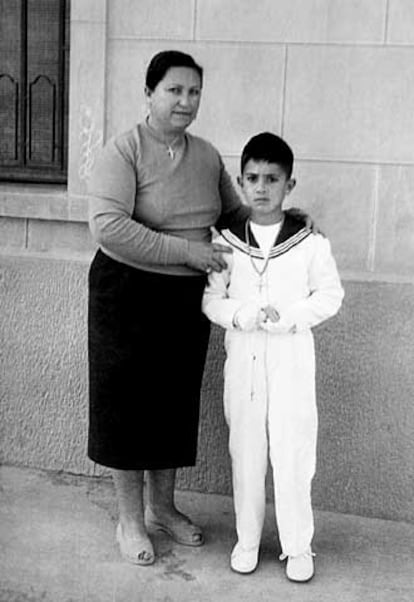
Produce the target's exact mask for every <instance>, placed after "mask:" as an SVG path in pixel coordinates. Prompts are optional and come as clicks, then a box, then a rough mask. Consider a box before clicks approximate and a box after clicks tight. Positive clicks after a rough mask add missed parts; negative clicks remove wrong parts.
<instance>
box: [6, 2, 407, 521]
mask: <svg viewBox="0 0 414 602" xmlns="http://www.w3.org/2000/svg"><path fill="white" fill-rule="evenodd" d="M71 5H72V6H71V60H70V63H71V75H70V141H69V162H70V165H69V181H68V187H67V189H62V188H59V189H58V188H54V187H46V186H44V187H31V186H30V185H26V186H24V187H21V186H19V185H6V184H1V183H0V294H1V296H0V299H1V312H0V404H1V405H0V412H1V422H0V424H1V426H0V429H1V431H0V435H1V437H0V451H1V456H2V461H4V462H6V463H12V464H22V465H28V466H35V467H42V468H51V469H58V470H67V471H73V472H79V473H85V474H101V470H100V469H99V468H98V467H96V466H94V465H93V464H92V463H90V462H89V461H88V460H87V459H86V458H85V437H86V425H87V367H86V278H87V266H88V261H89V260H90V257H91V253H92V251H93V245H92V242H91V240H90V238H89V234H88V231H87V226H86V209H87V197H86V186H87V179H88V175H89V173H90V168H91V165H92V163H93V160H94V156H95V153H96V151H97V149H98V148H99V147H100V146H101V144H102V142H103V141H104V140H105V139H107V138H108V137H109V136H110V135H112V134H114V133H116V132H118V131H121V130H123V129H126V128H128V127H130V126H131V125H133V124H134V123H135V122H136V121H137V120H139V119H141V118H142V117H143V116H144V114H145V106H144V97H143V80H144V71H145V67H146V65H147V63H148V60H149V59H150V57H151V56H152V55H153V54H154V53H155V52H157V51H158V50H160V49H165V48H178V49H183V50H185V51H189V52H191V53H192V54H193V55H194V56H195V57H196V59H198V60H199V61H200V63H201V64H202V65H203V66H204V67H205V85H204V90H203V99H202V105H201V109H200V113H199V117H198V119H197V121H196V123H195V124H194V126H193V127H192V130H193V131H194V132H195V133H198V134H200V135H202V136H205V137H206V138H208V139H209V140H211V141H212V142H213V143H214V144H215V145H216V146H217V147H218V148H219V150H220V151H221V153H222V155H223V158H224V160H225V162H226V164H227V166H228V168H229V170H230V172H231V173H232V175H233V176H235V175H236V174H237V169H238V167H237V166H238V156H239V153H240V149H241V147H242V146H243V144H244V143H245V142H246V140H247V139H248V137H249V136H250V135H252V134H253V133H256V132H258V131H260V130H272V131H275V132H277V133H281V134H282V135H283V136H284V137H285V138H286V139H287V140H288V141H289V142H290V143H291V145H292V147H293V148H294V150H295V152H296V169H295V175H296V178H297V180H298V184H297V188H296V189H295V191H294V193H293V194H292V196H291V199H290V201H291V203H292V204H293V205H296V206H300V207H303V208H305V209H306V210H307V211H309V212H310V213H311V214H312V216H314V217H315V219H316V220H317V222H318V224H320V226H321V227H322V228H323V230H324V231H325V232H326V234H327V235H328V236H329V238H330V240H331V242H332V246H333V250H334V253H335V256H336V258H337V262H338V266H339V269H340V272H341V276H342V279H343V282H344V285H345V289H346V298H345V303H344V306H343V309H342V310H341V313H340V315H339V316H338V317H337V318H335V319H334V320H332V321H331V322H329V323H328V324H326V325H324V326H322V327H321V328H319V329H318V330H317V332H316V338H317V354H318V395H319V406H320V442H319V470H318V474H317V477H316V479H315V487H314V498H315V502H316V505H317V506H318V507H320V508H325V509H330V510H339V511H343V512H351V513H356V514H363V515H367V516H379V517H384V518H393V519H399V520H414V508H413V507H412V499H414V479H413V476H414V475H413V472H414V468H413V467H414V443H413V441H414V406H413V404H412V399H413V392H414V386H413V385H414V382H413V380H414V376H413V371H412V365H413V350H412V340H413V338H414V323H413V317H412V316H413V315H414V312H413V303H414V302H413V298H414V295H413V293H414V291H413V285H414V269H413V265H414V238H413V236H412V231H413V225H414V203H413V193H412V190H413V189H414V155H413V148H414V122H413V120H412V118H411V113H412V102H411V98H412V97H413V93H414V71H413V69H412V65H413V63H414V33H413V32H414V8H413V6H412V2H410V0H361V1H360V2H342V1H341V0H258V1H256V2H255V3H252V2H251V1H250V0H249V1H247V0H140V2H136V1H135V0H88V1H85V0H72V3H71ZM221 336H222V334H221V333H220V331H218V330H217V329H214V331H213V337H212V341H211V347H210V355H209V361H208V363H207V367H206V374H205V380H204V388H203V404H202V420H201V430H200V453H199V462H198V465H197V467H195V468H194V469H191V470H184V471H181V473H180V478H179V483H180V485H181V486H182V487H189V488H197V489H203V490H207V491H217V492H223V493H229V492H230V474H229V464H228V455H227V450H226V436H227V433H226V428H225V426H224V422H223V416H222V410H221V390H222V381H221V370H222V361H223V355H222V348H221ZM270 485H271V484H270V482H269V489H268V490H269V495H270V494H271V487H270Z"/></svg>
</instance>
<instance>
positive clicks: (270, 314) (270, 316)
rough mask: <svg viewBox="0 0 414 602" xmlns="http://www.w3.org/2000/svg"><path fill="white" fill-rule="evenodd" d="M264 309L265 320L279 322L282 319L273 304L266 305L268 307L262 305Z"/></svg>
mask: <svg viewBox="0 0 414 602" xmlns="http://www.w3.org/2000/svg"><path fill="white" fill-rule="evenodd" d="M262 311H263V313H264V320H262V321H263V322H268V321H269V320H270V322H278V321H279V320H280V315H279V312H278V311H277V309H276V308H275V307H273V305H266V307H262Z"/></svg>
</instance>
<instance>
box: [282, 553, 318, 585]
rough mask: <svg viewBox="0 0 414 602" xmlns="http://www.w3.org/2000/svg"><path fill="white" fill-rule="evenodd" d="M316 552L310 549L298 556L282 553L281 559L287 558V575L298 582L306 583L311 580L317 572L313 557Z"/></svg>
mask: <svg viewBox="0 0 414 602" xmlns="http://www.w3.org/2000/svg"><path fill="white" fill-rule="evenodd" d="M314 556H315V554H314V553H313V552H312V551H311V550H310V549H309V550H307V551H306V552H304V553H303V554H298V555H297V556H288V555H287V554H281V555H280V556H279V560H286V559H287V563H286V577H287V578H288V579H289V580H290V581H296V582H298V583H305V582H306V581H310V580H311V579H312V577H313V576H314V574H315V567H314V564H313V557H314Z"/></svg>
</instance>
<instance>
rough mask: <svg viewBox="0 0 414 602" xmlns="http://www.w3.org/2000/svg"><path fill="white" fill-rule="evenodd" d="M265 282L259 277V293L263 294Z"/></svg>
mask: <svg viewBox="0 0 414 602" xmlns="http://www.w3.org/2000/svg"><path fill="white" fill-rule="evenodd" d="M264 285H265V284H264V282H263V278H259V284H258V285H257V287H258V289H259V293H260V294H262V291H263V288H264Z"/></svg>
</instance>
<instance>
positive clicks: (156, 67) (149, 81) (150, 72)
mask: <svg viewBox="0 0 414 602" xmlns="http://www.w3.org/2000/svg"><path fill="white" fill-rule="evenodd" d="M171 67H189V68H190V69H194V70H195V71H196V72H197V73H198V75H199V76H200V81H201V85H202V84H203V68H202V67H200V65H198V64H197V63H196V62H195V60H194V59H193V57H192V56H191V55H189V54H185V52H180V51H179V50H163V51H162V52H159V53H158V54H156V55H154V56H153V57H152V59H151V61H150V63H149V65H148V68H147V74H146V77H145V85H146V86H147V88H148V89H149V90H151V92H153V91H154V90H155V88H156V86H157V84H159V82H160V81H161V80H162V79H163V78H164V76H165V74H166V73H167V71H168V69H170V68H171Z"/></svg>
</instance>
